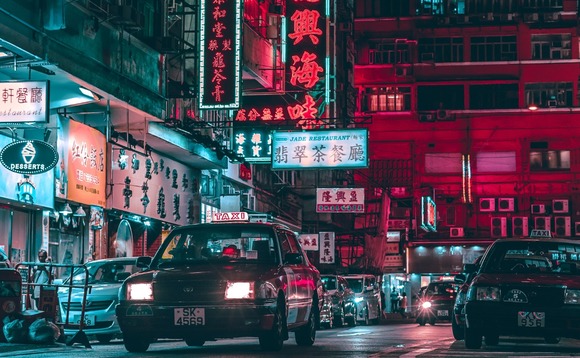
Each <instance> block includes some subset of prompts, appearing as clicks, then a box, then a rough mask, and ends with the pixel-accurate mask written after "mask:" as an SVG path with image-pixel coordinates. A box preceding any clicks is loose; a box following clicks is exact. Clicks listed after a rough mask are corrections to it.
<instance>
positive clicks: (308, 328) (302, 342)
mask: <svg viewBox="0 0 580 358" xmlns="http://www.w3.org/2000/svg"><path fill="white" fill-rule="evenodd" d="M314 307H318V306H317V305H315V304H314V303H313V304H312V310H310V316H309V317H308V323H306V324H305V325H304V326H302V327H300V328H298V329H297V330H296V332H295V333H294V338H295V339H296V344H298V345H299V346H311V345H313V344H314V341H315V340H316V322H315V317H316V316H315V314H314Z"/></svg>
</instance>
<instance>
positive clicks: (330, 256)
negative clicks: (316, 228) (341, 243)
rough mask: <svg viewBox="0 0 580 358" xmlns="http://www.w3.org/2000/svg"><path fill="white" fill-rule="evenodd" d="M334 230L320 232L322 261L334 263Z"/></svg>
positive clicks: (323, 262)
mask: <svg viewBox="0 0 580 358" xmlns="http://www.w3.org/2000/svg"><path fill="white" fill-rule="evenodd" d="M334 245H335V243H334V232H321V233H320V263H321V264H333V263H334V255H335V253H334Z"/></svg>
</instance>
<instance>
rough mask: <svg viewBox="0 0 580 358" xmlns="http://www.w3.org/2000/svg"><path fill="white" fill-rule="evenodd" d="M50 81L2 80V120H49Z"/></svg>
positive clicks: (0, 118)
mask: <svg viewBox="0 0 580 358" xmlns="http://www.w3.org/2000/svg"><path fill="white" fill-rule="evenodd" d="M48 88H49V82H48V81H7V82H0V103H1V105H0V122H2V123H22V122H48V111H47V109H48V100H49V98H48V97H49V94H48Z"/></svg>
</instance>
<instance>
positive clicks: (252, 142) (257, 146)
mask: <svg viewBox="0 0 580 358" xmlns="http://www.w3.org/2000/svg"><path fill="white" fill-rule="evenodd" d="M233 141H234V143H233V151H234V152H235V153H236V154H238V155H241V156H243V157H244V158H245V159H246V161H247V162H248V163H264V162H270V160H271V159H272V134H271V133H270V130H269V129H268V128H264V127H258V128H255V127H254V128H250V127H244V128H234V140H233Z"/></svg>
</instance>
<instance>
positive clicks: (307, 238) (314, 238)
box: [298, 234, 318, 251]
mask: <svg viewBox="0 0 580 358" xmlns="http://www.w3.org/2000/svg"><path fill="white" fill-rule="evenodd" d="M298 242H300V246H302V249H304V250H305V251H318V234H300V235H298Z"/></svg>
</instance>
